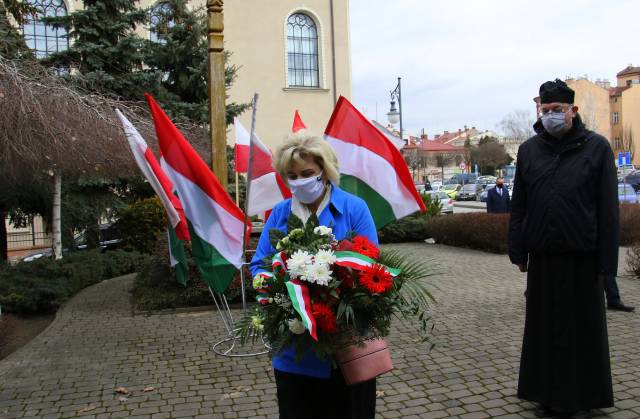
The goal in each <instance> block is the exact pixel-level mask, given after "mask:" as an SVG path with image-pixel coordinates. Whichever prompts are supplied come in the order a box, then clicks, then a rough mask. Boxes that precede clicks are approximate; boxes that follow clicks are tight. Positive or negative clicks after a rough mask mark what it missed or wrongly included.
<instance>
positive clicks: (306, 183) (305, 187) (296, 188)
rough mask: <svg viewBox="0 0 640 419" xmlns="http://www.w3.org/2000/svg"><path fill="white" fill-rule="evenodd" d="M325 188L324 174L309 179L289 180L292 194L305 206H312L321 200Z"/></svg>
mask: <svg viewBox="0 0 640 419" xmlns="http://www.w3.org/2000/svg"><path fill="white" fill-rule="evenodd" d="M324 186H325V185H324V181H323V180H322V172H320V174H319V175H316V176H311V177H308V178H303V179H295V180H289V189H291V193H292V194H293V195H294V196H295V197H296V198H298V200H299V201H300V202H302V203H303V204H310V203H312V202H314V201H315V200H316V199H318V198H320V195H322V192H324Z"/></svg>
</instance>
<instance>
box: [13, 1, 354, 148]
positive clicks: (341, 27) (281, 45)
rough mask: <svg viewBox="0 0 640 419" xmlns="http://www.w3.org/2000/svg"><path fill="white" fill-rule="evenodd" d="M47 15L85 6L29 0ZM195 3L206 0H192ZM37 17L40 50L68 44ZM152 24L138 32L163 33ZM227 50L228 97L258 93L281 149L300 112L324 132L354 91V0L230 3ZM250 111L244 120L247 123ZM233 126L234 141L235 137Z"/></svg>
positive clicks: (266, 129)
mask: <svg viewBox="0 0 640 419" xmlns="http://www.w3.org/2000/svg"><path fill="white" fill-rule="evenodd" d="M25 1H26V2H27V3H29V4H32V5H34V6H36V7H37V8H39V9H40V10H41V11H42V13H40V15H42V16H44V15H46V16H61V15H66V14H69V13H72V12H73V11H75V10H78V9H81V8H82V7H83V6H82V1H81V0H25ZM189 4H190V6H191V7H193V8H197V7H202V8H204V12H206V0H191V1H190V3H189ZM140 7H143V8H151V18H152V20H153V15H154V10H156V8H162V7H163V2H162V0H159V1H153V0H141V1H140ZM40 17H41V16H38V17H36V18H35V19H32V20H30V21H28V22H27V23H25V25H24V26H23V27H22V30H23V34H24V36H25V39H26V41H27V44H28V45H29V47H31V48H33V49H34V50H35V51H36V55H37V56H38V57H45V56H47V55H49V54H51V53H53V52H56V51H61V50H64V49H66V48H68V47H69V41H68V39H67V38H66V35H67V33H66V31H65V30H64V29H62V28H59V29H54V28H52V27H50V26H46V25H44V24H43V23H42V22H41V21H40ZM150 29H152V28H148V27H147V28H144V27H141V28H137V29H136V30H137V32H138V33H139V34H140V35H141V36H144V37H148V38H149V39H151V40H152V41H153V40H157V35H156V34H155V33H154V32H153V30H150ZM224 41H225V50H227V51H229V52H230V53H231V56H230V59H229V60H230V63H231V64H234V65H236V66H238V72H237V79H236V81H235V83H234V84H233V86H232V87H231V89H229V91H228V92H227V93H228V95H229V97H228V101H230V102H236V103H248V102H251V99H252V98H253V94H254V93H256V92H257V93H259V94H260V101H259V104H258V116H257V132H258V135H259V137H260V138H261V139H262V140H263V141H264V142H265V143H266V144H267V145H268V146H270V147H271V148H275V147H276V146H277V145H278V144H279V143H280V142H281V141H282V140H283V139H284V137H285V136H286V135H287V134H288V132H289V131H290V129H291V123H292V120H293V114H294V111H295V110H296V109H298V110H299V111H300V114H301V116H302V119H303V120H304V122H305V124H306V125H307V127H308V128H309V129H310V130H312V131H313V132H316V133H318V134H321V133H322V132H323V131H324V128H325V126H326V124H327V122H328V120H329V117H330V116H331V112H332V111H333V107H334V104H335V103H336V101H337V98H338V97H339V96H340V95H343V96H345V97H347V98H348V99H350V98H351V43H350V35H349V0H304V1H302V0H269V1H266V0H241V1H226V2H224ZM250 114H251V113H250V112H245V114H244V115H241V117H240V120H241V122H242V123H243V125H245V127H246V128H247V129H249V127H250V121H251V115H250ZM234 138H235V136H234V133H233V128H231V130H230V132H229V135H228V142H229V143H233V142H234Z"/></svg>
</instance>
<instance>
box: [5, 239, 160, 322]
mask: <svg viewBox="0 0 640 419" xmlns="http://www.w3.org/2000/svg"><path fill="white" fill-rule="evenodd" d="M147 259H148V257H147V256H144V255H142V254H140V253H138V252H125V251H122V250H116V251H110V252H105V253H102V252H100V251H99V250H91V251H85V252H76V253H72V254H69V255H67V256H66V257H65V258H64V259H61V260H58V261H56V260H53V259H38V260H36V261H33V262H20V263H18V264H17V265H14V266H12V265H0V305H1V306H2V309H3V310H6V311H7V312H9V313H16V314H45V313H53V312H55V311H56V310H57V309H58V307H60V305H61V304H62V303H64V302H65V301H66V300H68V299H69V298H71V297H72V296H73V295H74V294H75V293H77V292H78V291H80V290H81V289H83V288H85V287H87V286H89V285H93V284H95V283H98V282H100V281H102V280H104V279H107V278H112V277H115V276H120V275H124V274H127V273H131V272H135V271H136V270H137V269H138V268H139V267H140V266H142V265H143V264H144V262H145V260H147Z"/></svg>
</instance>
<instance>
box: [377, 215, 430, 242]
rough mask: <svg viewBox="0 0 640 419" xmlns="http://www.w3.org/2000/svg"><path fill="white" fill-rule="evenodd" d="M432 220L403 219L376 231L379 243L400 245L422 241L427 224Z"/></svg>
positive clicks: (425, 235)
mask: <svg viewBox="0 0 640 419" xmlns="http://www.w3.org/2000/svg"><path fill="white" fill-rule="evenodd" d="M433 219H434V218H429V219H428V220H427V218H426V217H404V218H401V219H399V220H397V221H394V222H393V223H391V224H387V225H386V226H384V227H383V228H381V229H380V230H378V240H379V241H380V243H402V242H417V241H422V240H424V239H426V238H428V237H429V236H428V235H427V234H428V233H427V224H428V223H429V222H431V220H433Z"/></svg>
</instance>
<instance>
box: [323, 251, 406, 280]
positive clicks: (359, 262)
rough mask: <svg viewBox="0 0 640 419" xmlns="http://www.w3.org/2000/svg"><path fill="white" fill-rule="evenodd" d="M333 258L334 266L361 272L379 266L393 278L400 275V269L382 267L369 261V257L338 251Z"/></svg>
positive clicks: (371, 260) (372, 260) (373, 261)
mask: <svg viewBox="0 0 640 419" xmlns="http://www.w3.org/2000/svg"><path fill="white" fill-rule="evenodd" d="M335 256H336V262H335V264H336V265H338V266H344V267H346V268H351V269H355V270H358V271H362V270H364V269H365V268H370V267H371V266H373V265H381V266H384V268H385V269H386V271H387V272H389V274H390V275H391V276H393V277H396V276H398V275H400V272H401V270H400V269H397V268H390V267H388V266H385V265H382V264H381V263H378V262H376V261H375V260H374V259H371V258H370V257H369V256H365V255H363V254H361V253H357V252H351V251H339V252H336V253H335Z"/></svg>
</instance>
